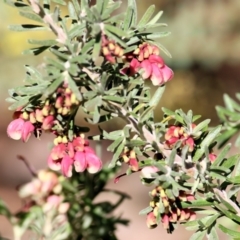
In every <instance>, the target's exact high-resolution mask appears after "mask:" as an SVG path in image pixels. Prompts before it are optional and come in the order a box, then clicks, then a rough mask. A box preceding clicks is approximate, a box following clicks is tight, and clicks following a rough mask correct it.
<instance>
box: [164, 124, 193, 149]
mask: <svg viewBox="0 0 240 240" xmlns="http://www.w3.org/2000/svg"><path fill="white" fill-rule="evenodd" d="M194 127H195V125H194V124H193V125H192V128H194ZM165 140H166V141H165V146H166V147H167V148H170V149H172V148H173V147H174V145H175V144H176V143H177V142H178V141H181V147H183V146H185V145H187V146H188V151H189V152H192V151H193V150H194V139H193V137H192V136H191V135H190V134H189V133H187V131H186V130H185V129H184V127H182V126H170V127H169V128H168V129H167V132H166V134H165Z"/></svg>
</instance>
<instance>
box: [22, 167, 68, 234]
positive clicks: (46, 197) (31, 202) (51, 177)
mask: <svg viewBox="0 0 240 240" xmlns="http://www.w3.org/2000/svg"><path fill="white" fill-rule="evenodd" d="M19 195H20V197H21V198H22V199H24V200H25V204H24V206H23V208H22V209H21V210H20V211H19V212H18V214H21V213H24V212H27V213H28V212H30V211H31V208H32V207H40V208H41V209H42V212H43V215H44V219H45V220H44V222H43V227H42V229H41V230H42V232H43V234H44V235H45V236H48V235H50V234H51V233H52V232H53V230H55V229H58V228H59V227H61V226H63V225H65V224H68V217H67V212H68V210H69V207H70V204H69V203H68V202H65V200H64V195H62V185H61V180H60V179H59V177H58V176H57V175H56V174H55V173H53V172H51V171H48V170H41V171H39V172H38V174H37V176H36V177H35V178H34V179H33V180H32V181H31V182H29V183H27V184H25V185H23V186H22V187H20V189H19Z"/></svg>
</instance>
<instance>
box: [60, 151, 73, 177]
mask: <svg viewBox="0 0 240 240" xmlns="http://www.w3.org/2000/svg"><path fill="white" fill-rule="evenodd" d="M72 165H73V159H72V158H70V157H69V156H68V155H66V156H65V157H63V159H62V161H61V169H62V174H63V175H64V176H65V177H71V176H72V168H73V166H72Z"/></svg>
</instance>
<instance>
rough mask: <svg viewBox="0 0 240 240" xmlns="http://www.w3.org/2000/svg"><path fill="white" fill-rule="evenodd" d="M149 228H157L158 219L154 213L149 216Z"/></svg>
mask: <svg viewBox="0 0 240 240" xmlns="http://www.w3.org/2000/svg"><path fill="white" fill-rule="evenodd" d="M147 226H148V228H155V227H157V218H156V217H155V216H154V214H153V212H150V213H148V215H147Z"/></svg>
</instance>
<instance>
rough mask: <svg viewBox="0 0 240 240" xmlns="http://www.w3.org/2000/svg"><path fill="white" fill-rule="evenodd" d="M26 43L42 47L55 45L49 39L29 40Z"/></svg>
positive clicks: (54, 41) (55, 42)
mask: <svg viewBox="0 0 240 240" xmlns="http://www.w3.org/2000/svg"><path fill="white" fill-rule="evenodd" d="M28 43H30V44H36V45H43V46H52V45H55V44H57V41H56V40H53V39H49V40H35V39H29V40H28Z"/></svg>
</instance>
